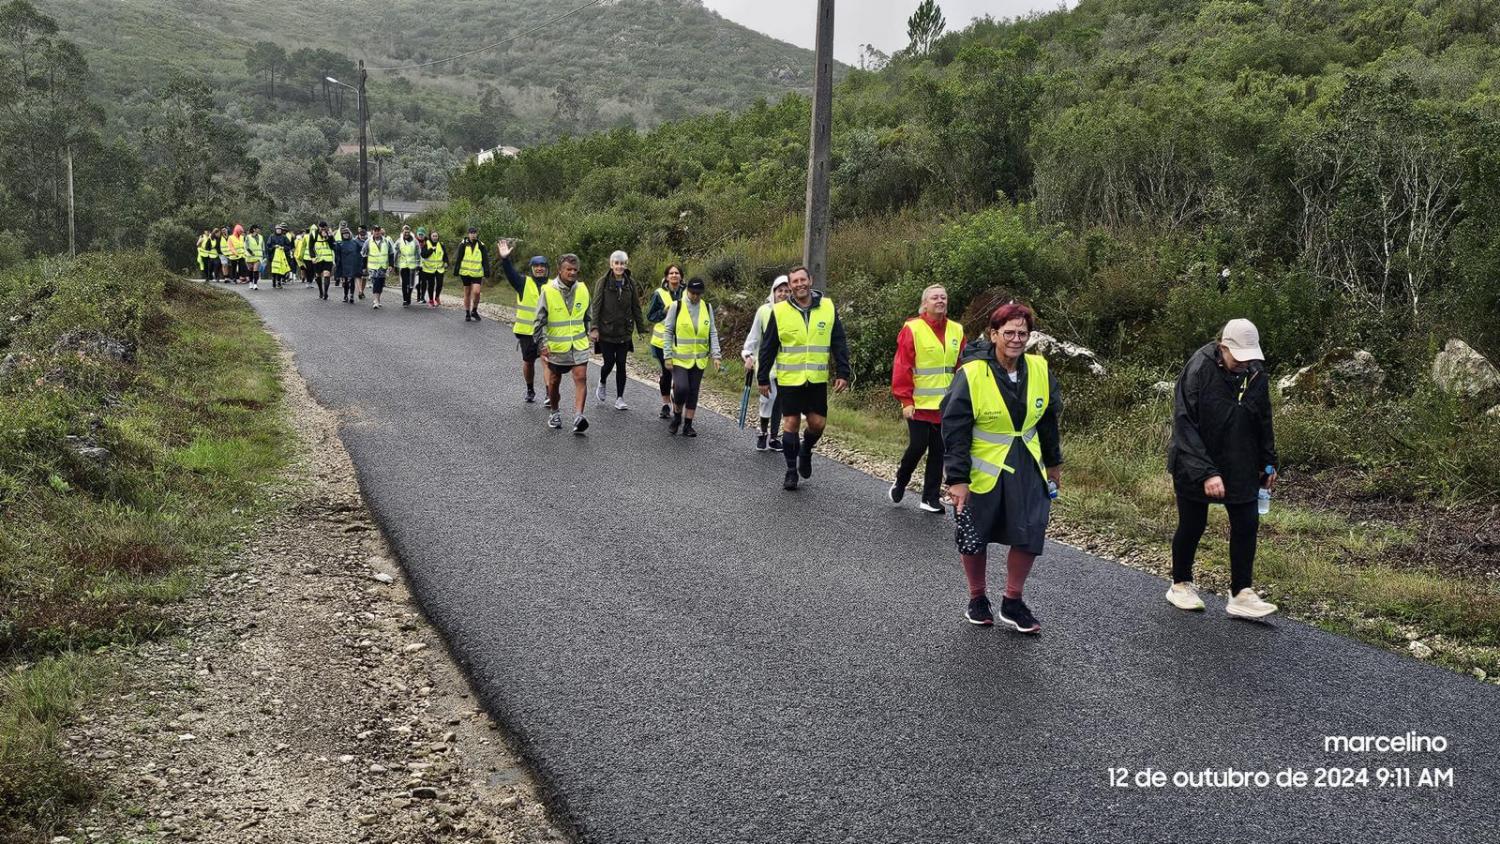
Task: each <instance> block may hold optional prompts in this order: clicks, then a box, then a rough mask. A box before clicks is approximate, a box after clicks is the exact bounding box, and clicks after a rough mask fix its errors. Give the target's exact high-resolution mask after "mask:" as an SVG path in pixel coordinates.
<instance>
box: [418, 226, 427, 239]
mask: <svg viewBox="0 0 1500 844" xmlns="http://www.w3.org/2000/svg"><path fill="white" fill-rule="evenodd" d="M426 236H427V227H426V226H418V227H417V237H426Z"/></svg>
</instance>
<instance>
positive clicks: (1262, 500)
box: [1255, 466, 1276, 516]
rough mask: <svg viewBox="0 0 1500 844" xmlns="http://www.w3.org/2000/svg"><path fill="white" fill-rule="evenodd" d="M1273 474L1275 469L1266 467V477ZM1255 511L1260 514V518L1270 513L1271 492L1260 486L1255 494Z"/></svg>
mask: <svg viewBox="0 0 1500 844" xmlns="http://www.w3.org/2000/svg"><path fill="white" fill-rule="evenodd" d="M1275 472H1276V467H1274V466H1267V467H1266V476H1267V477H1269V476H1271V475H1272V474H1275ZM1255 509H1256V512H1258V513H1260V514H1261V515H1262V516H1264V515H1265V514H1267V513H1269V512H1271V491H1270V490H1269V489H1266V488H1265V487H1264V486H1262V487H1261V488H1260V491H1259V492H1257V493H1255Z"/></svg>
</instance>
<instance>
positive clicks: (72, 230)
mask: <svg viewBox="0 0 1500 844" xmlns="http://www.w3.org/2000/svg"><path fill="white" fill-rule="evenodd" d="M74 220H75V212H74V209H73V145H72V144H68V254H69V255H77V254H78V227H77V224H76V223H75V222H74Z"/></svg>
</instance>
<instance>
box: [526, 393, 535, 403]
mask: <svg viewBox="0 0 1500 844" xmlns="http://www.w3.org/2000/svg"><path fill="white" fill-rule="evenodd" d="M526 403H527V404H536V390H527V391H526Z"/></svg>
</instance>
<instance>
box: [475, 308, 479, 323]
mask: <svg viewBox="0 0 1500 844" xmlns="http://www.w3.org/2000/svg"><path fill="white" fill-rule="evenodd" d="M474 321H475V322H478V321H479V309H478V308H475V309H474Z"/></svg>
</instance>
